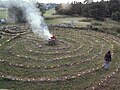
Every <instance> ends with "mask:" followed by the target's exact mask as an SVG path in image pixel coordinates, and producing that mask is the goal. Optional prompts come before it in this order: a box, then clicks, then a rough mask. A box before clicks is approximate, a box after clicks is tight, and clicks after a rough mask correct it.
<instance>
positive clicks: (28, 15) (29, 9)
mask: <svg viewBox="0 0 120 90" xmlns="http://www.w3.org/2000/svg"><path fill="white" fill-rule="evenodd" d="M2 4H3V5H4V6H6V7H8V8H9V7H12V6H16V7H20V8H21V9H22V11H23V12H24V17H25V19H26V20H27V21H28V23H29V24H30V25H31V27H32V31H33V33H34V34H35V35H36V36H38V37H41V38H43V39H44V40H48V39H49V38H50V37H51V36H52V35H51V33H50V32H49V30H48V27H47V25H46V23H45V22H44V18H43V17H42V16H41V13H40V11H39V9H37V8H36V6H35V3H34V2H32V1H29V2H27V1H23V0H9V1H6V2H5V3H2Z"/></svg>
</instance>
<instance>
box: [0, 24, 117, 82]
mask: <svg viewBox="0 0 120 90" xmlns="http://www.w3.org/2000/svg"><path fill="white" fill-rule="evenodd" d="M6 29H7V30H9V29H10V30H9V31H11V32H12V31H14V30H16V29H20V31H21V32H22V33H21V32H19V31H18V32H16V33H15V34H11V33H4V35H3V39H0V40H1V42H2V43H1V44H0V62H1V63H0V67H2V68H0V75H1V77H3V78H7V79H11V80H18V81H31V82H32V81H34V82H39V81H64V80H68V79H73V78H77V77H80V76H84V74H89V73H91V72H93V71H95V70H96V69H101V68H102V67H103V65H104V55H105V53H106V52H107V51H108V50H111V51H113V50H114V45H113V43H115V44H116V45H118V42H119V40H117V39H115V37H114V36H111V35H107V34H103V33H100V32H94V31H88V30H86V31H85V30H79V29H73V28H61V27H49V29H50V32H51V33H52V34H53V35H55V36H56V37H57V40H58V45H55V46H49V45H47V42H46V41H44V40H43V39H41V38H38V37H36V36H35V35H34V34H33V33H32V32H31V28H29V27H27V26H24V25H23V26H22V25H21V26H19V27H18V26H8V27H6ZM28 29H29V30H28Z"/></svg>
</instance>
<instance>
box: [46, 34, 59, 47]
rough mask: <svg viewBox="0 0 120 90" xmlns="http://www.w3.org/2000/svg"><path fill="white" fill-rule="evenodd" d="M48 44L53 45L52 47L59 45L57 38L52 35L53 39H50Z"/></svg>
mask: <svg viewBox="0 0 120 90" xmlns="http://www.w3.org/2000/svg"><path fill="white" fill-rule="evenodd" d="M48 44H49V45H51V46H53V45H56V44H58V43H57V38H56V37H55V36H54V35H52V37H50V38H49V40H48Z"/></svg>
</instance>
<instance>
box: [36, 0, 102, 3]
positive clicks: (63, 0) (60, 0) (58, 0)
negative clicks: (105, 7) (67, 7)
mask: <svg viewBox="0 0 120 90" xmlns="http://www.w3.org/2000/svg"><path fill="white" fill-rule="evenodd" d="M36 1H39V2H41V3H68V2H69V3H70V2H72V1H79V2H84V0H36ZM93 1H95V2H96V1H101V0H93Z"/></svg>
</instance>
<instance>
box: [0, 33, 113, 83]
mask: <svg viewBox="0 0 120 90" xmlns="http://www.w3.org/2000/svg"><path fill="white" fill-rule="evenodd" d="M86 36H87V37H89V35H86ZM93 36H94V35H93ZM98 38H100V39H102V38H101V37H99V36H98ZM13 39H14V38H13ZM103 40H104V41H106V42H108V43H109V44H110V46H111V47H110V48H111V49H113V45H112V43H111V42H110V41H109V40H108V38H103ZM10 41H11V40H7V42H10ZM7 42H5V43H4V44H6V43H7ZM16 43H18V42H16ZM90 43H91V45H92V46H91V48H90V50H89V51H87V52H86V53H82V54H78V55H73V56H72V55H68V56H67V57H65V58H55V60H59V59H66V58H73V57H77V56H78V57H79V56H80V55H84V54H90V52H92V50H93V49H94V44H93V42H90ZM4 44H0V45H1V46H2V45H4ZM14 44H15V43H14ZM14 44H13V46H10V48H12V47H14V46H15V45H14ZM103 47H104V44H101V49H100V52H99V53H97V54H96V55H94V56H93V57H91V58H88V59H86V60H83V61H80V62H76V63H71V64H69V65H68V66H73V65H77V64H81V63H84V62H86V61H90V60H92V59H95V58H96V57H98V56H99V55H101V54H102V53H103V51H104V50H103ZM17 57H19V58H20V56H19V55H17ZM25 58H28V57H25ZM42 60H46V59H42ZM53 61H54V60H53ZM0 62H2V63H4V64H6V65H10V66H17V67H21V68H24V67H26V68H29V67H32V68H41V67H39V66H38V67H36V66H25V65H23V64H13V63H11V62H7V61H6V60H0ZM56 67H57V68H58V67H62V66H60V65H57V66H50V67H48V66H45V67H43V68H44V69H49V68H50V69H53V68H56ZM102 67H103V65H100V66H98V67H97V68H92V69H87V70H85V71H82V72H77V73H74V74H71V75H66V76H60V77H54V78H48V77H38V78H34V77H33V78H29V77H19V76H12V75H6V74H4V73H3V74H2V75H1V77H2V78H5V79H10V80H18V81H27V82H40V81H64V80H68V79H73V78H76V77H80V76H81V75H84V74H89V73H91V72H93V71H95V70H98V69H101V68H102ZM1 73H2V72H1Z"/></svg>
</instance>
